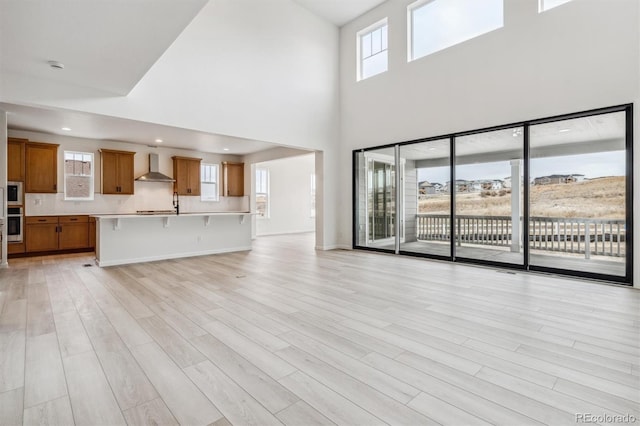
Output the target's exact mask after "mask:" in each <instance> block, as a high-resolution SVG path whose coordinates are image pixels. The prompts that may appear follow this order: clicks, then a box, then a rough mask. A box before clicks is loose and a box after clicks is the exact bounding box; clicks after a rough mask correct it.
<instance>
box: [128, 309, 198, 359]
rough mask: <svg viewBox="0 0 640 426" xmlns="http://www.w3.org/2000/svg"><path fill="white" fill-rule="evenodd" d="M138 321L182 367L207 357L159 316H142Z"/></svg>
mask: <svg viewBox="0 0 640 426" xmlns="http://www.w3.org/2000/svg"><path fill="white" fill-rule="evenodd" d="M138 322H139V323H140V325H142V327H143V328H144V329H145V330H146V331H147V333H149V335H150V336H152V337H153V339H154V340H155V341H156V343H158V345H160V346H161V347H162V349H164V351H165V352H166V353H167V354H168V355H169V356H170V357H171V359H173V361H174V362H175V363H176V364H178V365H179V366H180V367H182V368H184V367H188V366H190V365H193V364H197V363H199V362H202V361H204V360H206V359H207V358H206V357H205V356H204V355H203V354H202V353H200V352H199V351H198V350H196V349H195V348H194V347H193V346H192V345H191V343H189V341H187V340H186V339H185V338H183V337H182V336H181V335H180V334H178V332H177V331H175V330H174V329H173V328H171V327H169V325H168V324H167V323H166V322H164V321H163V320H162V319H161V318H159V317H158V316H155V315H154V316H152V317H146V318H141V319H139V320H138Z"/></svg>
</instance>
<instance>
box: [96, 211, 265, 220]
mask: <svg viewBox="0 0 640 426" xmlns="http://www.w3.org/2000/svg"><path fill="white" fill-rule="evenodd" d="M255 214H257V213H251V212H193V213H180V214H179V215H177V214H175V213H167V214H138V213H119V214H90V215H89V216H91V217H95V218H96V219H138V218H145V217H146V218H149V217H180V216H239V215H255Z"/></svg>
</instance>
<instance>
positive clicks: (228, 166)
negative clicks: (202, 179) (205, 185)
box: [222, 161, 244, 197]
mask: <svg viewBox="0 0 640 426" xmlns="http://www.w3.org/2000/svg"><path fill="white" fill-rule="evenodd" d="M222 195H224V196H227V197H242V196H243V195H244V163H229V162H227V161H224V162H223V163H222Z"/></svg>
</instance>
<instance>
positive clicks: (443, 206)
mask: <svg viewBox="0 0 640 426" xmlns="http://www.w3.org/2000/svg"><path fill="white" fill-rule="evenodd" d="M624 193H625V178H624V176H614V177H604V178H598V179H591V180H585V181H583V182H575V183H563V184H550V185H534V186H532V187H531V193H530V197H531V216H547V217H567V218H571V217H585V218H594V219H624V218H625V206H624V203H625V201H624ZM456 199H457V201H458V203H457V206H456V210H457V213H458V214H464V215H478V216H508V215H510V214H511V194H505V195H503V196H492V197H482V196H481V195H480V194H479V193H474V194H456ZM419 212H420V213H432V214H448V213H449V196H448V195H446V194H444V195H435V196H431V197H428V198H427V199H425V200H420V203H419Z"/></svg>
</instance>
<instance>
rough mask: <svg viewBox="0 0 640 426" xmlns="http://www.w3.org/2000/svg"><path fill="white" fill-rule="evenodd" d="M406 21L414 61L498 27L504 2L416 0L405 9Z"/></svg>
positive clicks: (409, 57) (501, 20) (501, 21)
mask: <svg viewBox="0 0 640 426" xmlns="http://www.w3.org/2000/svg"><path fill="white" fill-rule="evenodd" d="M407 19H408V25H409V49H408V60H409V61H413V60H414V59H418V58H422V57H423V56H427V55H430V54H432V53H435V52H437V51H439V50H443V49H446V48H448V47H451V46H454V45H456V44H458V43H462V42H464V41H467V40H470V39H472V38H475V37H478V36H480V35H482V34H485V33H488V32H489V31H493V30H495V29H498V28H501V27H502V26H503V25H504V17H503V0H419V1H417V2H415V3H412V4H410V5H409V7H408V8H407Z"/></svg>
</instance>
